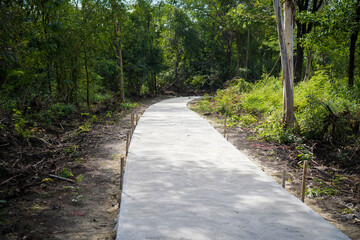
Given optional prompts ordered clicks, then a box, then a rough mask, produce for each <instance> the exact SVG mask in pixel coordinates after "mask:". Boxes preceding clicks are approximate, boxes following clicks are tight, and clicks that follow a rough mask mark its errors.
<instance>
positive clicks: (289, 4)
mask: <svg viewBox="0 0 360 240" xmlns="http://www.w3.org/2000/svg"><path fill="white" fill-rule="evenodd" d="M293 4H294V3H293V0H286V1H285V5H284V16H285V17H284V33H285V43H286V52H287V56H288V61H289V69H290V83H291V84H290V87H291V88H293V86H294V37H293V36H294V22H293V17H294V15H293V9H292V8H293V6H294V5H293ZM301 62H302V61H301Z"/></svg>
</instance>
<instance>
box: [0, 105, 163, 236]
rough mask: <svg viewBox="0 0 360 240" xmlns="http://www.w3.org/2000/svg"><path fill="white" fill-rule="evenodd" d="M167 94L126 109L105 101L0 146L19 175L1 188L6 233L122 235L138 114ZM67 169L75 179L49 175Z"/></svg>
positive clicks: (0, 226) (1, 228) (0, 225)
mask: <svg viewBox="0 0 360 240" xmlns="http://www.w3.org/2000/svg"><path fill="white" fill-rule="evenodd" d="M162 99H163V98H156V99H151V100H146V101H140V102H139V106H138V107H136V108H132V109H129V110H125V111H124V110H121V111H120V110H119V109H118V108H117V107H116V106H114V108H108V104H107V105H106V106H98V107H97V108H96V109H93V110H92V111H91V113H90V114H85V115H84V114H83V116H74V117H73V118H72V119H68V120H64V121H61V122H58V123H56V124H52V125H51V126H48V127H47V128H41V131H40V132H41V133H38V134H36V137H34V138H30V140H29V141H30V142H29V144H27V143H25V144H24V145H21V144H13V143H10V142H9V144H7V145H6V148H2V149H0V150H2V152H1V155H0V156H1V158H0V163H1V164H2V166H1V167H2V168H3V169H5V170H6V171H8V174H10V173H12V175H2V176H1V178H0V180H1V181H0V182H1V183H3V182H4V181H7V180H8V182H6V183H4V184H2V186H0V200H1V203H0V238H1V239H4V240H7V239H37V240H38V239H94V240H95V239H114V238H115V231H114V228H115V224H116V218H117V216H118V211H119V200H120V158H121V156H123V155H124V153H125V146H126V134H127V132H128V131H129V130H130V126H131V125H130V115H131V113H135V114H138V115H141V114H142V113H143V112H144V111H145V109H146V108H147V107H148V106H149V105H151V104H153V103H155V102H158V101H160V100H162ZM110 105H111V104H110ZM94 116H96V117H94ZM5 165H6V166H5ZM16 168H17V169H16ZM63 169H65V170H67V171H69V172H68V173H69V174H70V175H69V176H68V179H72V180H74V182H69V181H65V180H61V179H57V178H54V177H51V176H49V174H54V175H57V176H60V175H61V172H62V171H63ZM14 173H16V174H18V176H17V177H15V178H12V179H11V177H12V176H14ZM16 174H15V176H16ZM9 179H10V180H9Z"/></svg>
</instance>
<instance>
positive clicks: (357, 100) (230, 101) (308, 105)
mask: <svg viewBox="0 0 360 240" xmlns="http://www.w3.org/2000/svg"><path fill="white" fill-rule="evenodd" d="M226 84H227V86H228V87H227V88H226V89H223V90H218V91H217V92H216V95H215V97H214V104H213V105H214V106H215V109H214V111H217V112H219V113H221V114H226V115H227V116H229V118H228V119H229V121H230V123H229V124H232V125H242V126H249V125H252V124H254V122H255V119H257V118H256V117H255V116H254V115H252V113H261V115H262V116H263V118H262V119H263V120H262V122H260V123H259V124H258V126H257V127H256V130H257V132H258V134H259V136H260V137H262V138H264V139H266V140H271V141H275V142H292V141H293V140H294V139H295V137H294V133H296V134H299V135H302V136H303V137H305V138H307V139H318V140H319V139H320V140H326V141H336V142H337V143H340V144H341V143H350V142H354V141H356V139H357V137H358V135H359V125H360V93H359V90H360V83H358V80H357V81H356V84H355V87H354V88H352V89H349V88H348V87H347V79H331V78H330V77H329V76H328V75H327V74H326V73H325V72H324V71H319V72H316V73H315V74H314V76H313V77H312V78H311V79H310V80H308V81H303V82H300V83H299V84H298V85H296V86H294V106H295V116H296V119H297V123H296V126H295V128H294V129H284V127H283V125H282V99H283V87H282V84H281V79H280V78H275V77H270V78H269V79H268V80H267V81H265V80H260V81H259V82H258V83H256V84H253V85H250V84H249V83H246V82H245V81H243V80H242V79H236V80H232V81H230V82H227V83H226ZM358 85H359V86H358ZM203 101H205V100H203ZM207 104H208V105H206V104H205V103H202V104H201V105H202V106H205V107H207V108H209V106H210V104H209V103H207ZM205 107H204V108H205ZM244 113H245V114H244ZM246 113H247V114H246ZM249 114H250V115H249ZM235 116H236V117H235ZM236 122H238V123H236Z"/></svg>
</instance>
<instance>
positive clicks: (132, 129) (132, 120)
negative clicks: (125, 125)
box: [131, 113, 134, 135]
mask: <svg viewBox="0 0 360 240" xmlns="http://www.w3.org/2000/svg"><path fill="white" fill-rule="evenodd" d="M133 133H134V114H133V113H132V114H131V135H132V134H133Z"/></svg>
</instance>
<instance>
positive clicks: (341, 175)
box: [189, 101, 360, 240]
mask: <svg viewBox="0 0 360 240" xmlns="http://www.w3.org/2000/svg"><path fill="white" fill-rule="evenodd" d="M196 104H197V102H196V101H193V102H191V103H189V107H190V109H192V110H194V111H195V110H196ZM198 113H199V114H201V115H202V116H203V117H204V118H206V119H207V120H208V121H209V122H210V123H211V124H212V125H213V127H214V128H215V129H216V130H218V131H219V132H220V133H221V134H224V125H223V120H221V119H220V117H219V116H218V115H216V114H210V113H204V112H202V113H201V112H199V111H198ZM226 138H227V139H228V141H229V142H231V143H232V144H233V145H234V146H235V147H236V148H237V149H238V150H240V151H241V152H242V153H244V154H245V155H246V156H247V157H248V158H249V159H250V160H251V161H253V162H254V163H255V164H256V165H257V166H258V167H259V168H261V169H262V170H263V171H264V172H266V173H267V174H268V175H269V176H271V177H272V178H273V179H274V180H275V181H276V182H278V183H279V184H281V182H282V171H283V170H284V169H285V170H286V187H285V188H286V190H287V191H289V192H290V193H292V194H293V195H294V196H296V197H297V198H299V199H300V194H301V190H300V189H301V188H300V185H301V178H302V168H301V162H300V161H299V160H298V159H297V156H298V154H299V153H298V152H297V151H298V150H297V149H296V146H294V145H289V146H287V145H281V144H277V143H270V142H265V141H259V140H257V139H256V138H254V133H252V131H251V129H249V128H240V127H230V128H227V129H226ZM350 172H351V171H350ZM359 180H360V177H359V175H358V174H349V173H347V171H346V170H345V169H337V168H336V167H335V166H326V165H322V164H321V159H316V158H315V160H314V161H312V162H311V163H310V168H308V175H307V179H306V185H307V188H308V192H309V189H312V190H311V191H310V192H311V193H312V194H313V196H312V197H311V198H310V195H308V196H307V197H306V198H305V203H306V204H307V205H308V206H309V207H311V208H312V209H313V210H314V211H315V212H317V213H318V214H320V215H321V216H322V217H323V218H325V219H326V220H327V221H329V222H331V223H332V224H333V225H335V226H336V227H337V228H338V229H340V230H341V231H342V232H344V233H345V234H346V235H348V236H349V237H350V238H351V239H353V240H356V239H360V194H359V189H357V188H356V186H357V184H358V183H359ZM354 190H357V191H354ZM317 195H318V196H317Z"/></svg>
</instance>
